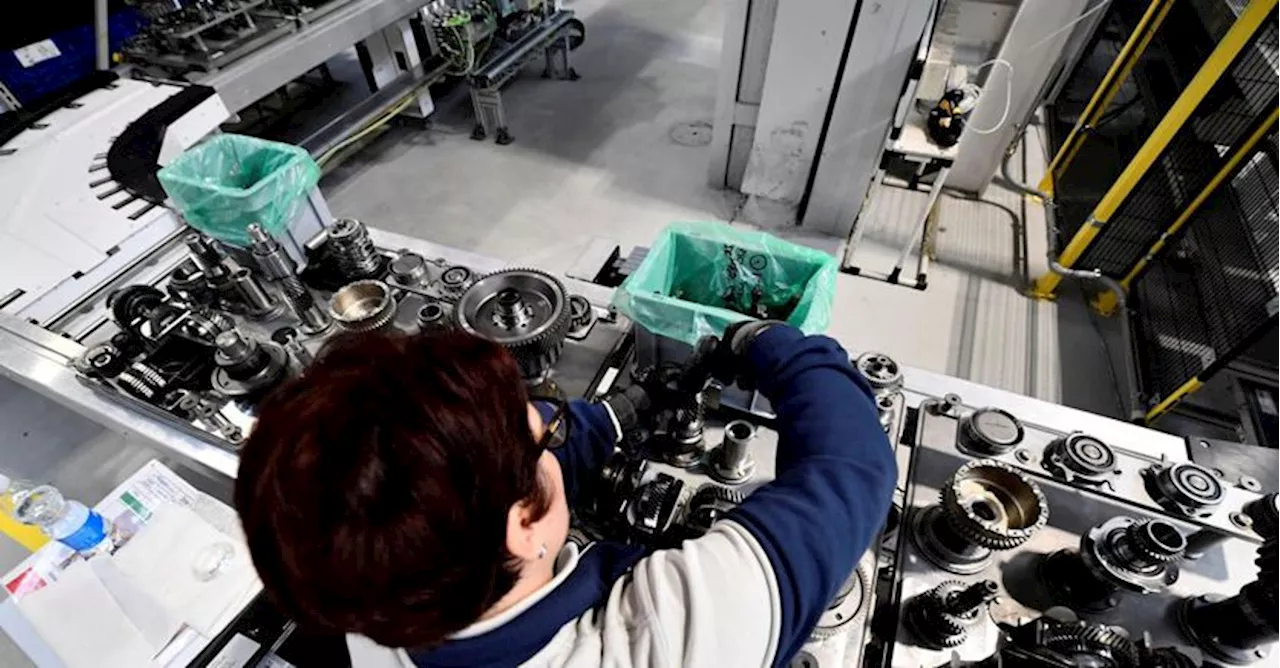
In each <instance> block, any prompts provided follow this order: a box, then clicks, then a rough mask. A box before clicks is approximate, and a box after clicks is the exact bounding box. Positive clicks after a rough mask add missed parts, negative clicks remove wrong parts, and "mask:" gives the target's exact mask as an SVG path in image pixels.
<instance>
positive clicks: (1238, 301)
mask: <svg viewBox="0 0 1280 668" xmlns="http://www.w3.org/2000/svg"><path fill="white" fill-rule="evenodd" d="M1275 155H1276V133H1275V132H1274V131H1272V132H1271V133H1270V134H1269V135H1268V136H1267V137H1266V139H1264V140H1263V142H1262V145H1261V146H1259V147H1258V148H1256V149H1255V150H1254V151H1253V153H1252V154H1251V155H1250V157H1249V158H1248V159H1247V161H1245V162H1244V163H1243V165H1242V166H1241V168H1240V169H1239V171H1238V173H1236V174H1235V176H1234V177H1233V178H1232V179H1231V181H1230V184H1229V185H1228V186H1227V187H1224V188H1220V189H1219V190H1218V191H1217V192H1216V193H1215V194H1214V195H1213V196H1212V197H1210V198H1209V199H1208V200H1207V201H1206V202H1205V204H1204V206H1203V207H1201V208H1200V210H1199V211H1198V212H1197V213H1196V215H1195V216H1193V217H1192V218H1191V220H1190V221H1189V224H1188V225H1187V227H1186V230H1185V233H1184V234H1182V235H1181V236H1180V237H1178V238H1177V240H1176V241H1175V242H1174V243H1173V244H1172V245H1171V246H1170V248H1168V249H1167V250H1165V251H1164V252H1162V253H1161V254H1160V255H1159V257H1157V258H1156V259H1155V260H1154V261H1152V262H1151V265H1150V268H1149V269H1147V270H1146V271H1145V272H1144V273H1143V274H1142V275H1141V277H1140V278H1139V279H1138V280H1137V281H1136V282H1135V284H1134V292H1133V296H1134V299H1133V304H1134V308H1135V309H1136V313H1137V316H1138V317H1137V318H1135V328H1134V329H1135V333H1136V336H1137V339H1138V341H1139V344H1138V346H1137V349H1138V360H1139V365H1138V366H1139V371H1140V375H1141V379H1142V384H1143V387H1144V390H1145V391H1146V392H1147V393H1148V394H1149V396H1150V397H1151V398H1152V399H1153V401H1152V404H1153V405H1152V407H1151V409H1150V410H1149V411H1148V413H1147V420H1148V421H1149V422H1150V421H1152V420H1155V419H1156V418H1159V417H1160V416H1161V415H1163V414H1164V413H1166V412H1168V411H1169V410H1170V409H1172V408H1173V406H1174V404H1176V403H1177V401H1178V400H1179V399H1181V398H1183V397H1185V396H1186V395H1187V394H1190V393H1191V392H1194V391H1195V390H1197V389H1199V388H1200V387H1202V386H1203V385H1204V384H1205V382H1207V381H1208V380H1209V379H1210V378H1211V377H1212V376H1214V375H1215V374H1217V373H1218V372H1220V371H1222V370H1223V369H1224V368H1225V367H1226V366H1227V365H1228V364H1230V363H1231V362H1232V361H1233V360H1234V359H1235V358H1236V357H1237V356H1239V355H1240V354H1242V353H1243V352H1245V350H1247V349H1248V348H1249V346H1251V345H1252V344H1253V343H1254V342H1255V341H1257V340H1258V339H1259V337H1261V336H1263V335H1264V334H1266V333H1267V332H1268V331H1269V330H1271V329H1274V328H1275V326H1276V297H1277V291H1276V277H1277V262H1278V259H1277V257H1278V253H1280V249H1277V243H1276V234H1277V233H1276V218H1277V206H1280V200H1277V195H1276V189H1277V186H1278V185H1280V184H1278V183H1277V175H1276V163H1275Z"/></svg>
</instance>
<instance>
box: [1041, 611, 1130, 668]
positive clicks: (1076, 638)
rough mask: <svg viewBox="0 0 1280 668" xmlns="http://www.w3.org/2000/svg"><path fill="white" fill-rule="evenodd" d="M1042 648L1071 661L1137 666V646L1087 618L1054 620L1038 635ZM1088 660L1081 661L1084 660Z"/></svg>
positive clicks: (1108, 667)
mask: <svg viewBox="0 0 1280 668" xmlns="http://www.w3.org/2000/svg"><path fill="white" fill-rule="evenodd" d="M1040 640H1041V643H1042V644H1043V645H1044V647H1045V648H1046V649H1049V650H1051V651H1053V652H1055V653H1057V654H1061V655H1063V656H1066V657H1068V659H1069V660H1071V661H1072V663H1074V664H1075V665H1093V666H1099V667H1100V668H1101V667H1106V668H1137V667H1138V648H1137V646H1136V645H1134V644H1133V642H1132V641H1130V640H1129V639H1128V638H1127V637H1125V636H1124V635H1123V634H1122V633H1121V632H1120V631H1118V630H1116V629H1115V628H1112V627H1110V626H1104V625H1102V624H1090V623H1089V622H1083V621H1076V622H1055V623H1052V624H1049V625H1047V627H1046V628H1045V630H1044V632H1043V634H1042V635H1041V637H1040ZM1085 659H1088V660H1089V662H1088V663H1085V662H1084V660H1085Z"/></svg>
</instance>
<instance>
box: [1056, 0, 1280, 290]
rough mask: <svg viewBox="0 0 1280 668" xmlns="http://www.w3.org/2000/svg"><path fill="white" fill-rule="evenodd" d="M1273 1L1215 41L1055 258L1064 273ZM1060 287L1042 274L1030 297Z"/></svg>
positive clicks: (1257, 0) (1260, 2) (1257, 2)
mask: <svg viewBox="0 0 1280 668" xmlns="http://www.w3.org/2000/svg"><path fill="white" fill-rule="evenodd" d="M1276 1H1277V0H1251V2H1250V3H1249V6H1248V7H1246V8H1245V10H1244V11H1243V12H1241V13H1240V16H1239V18H1237V19H1236V22H1235V23H1234V24H1232V26H1231V29H1230V30H1228V31H1227V34H1226V35H1225V36H1224V37H1223V38H1222V40H1221V41H1220V42H1218V45H1217V47H1215V48H1214V50H1213V53H1211V54H1209V58H1208V59H1207V60H1206V61H1205V63H1204V65H1203V66H1201V67H1200V70H1199V71H1198V72H1196V75H1195V77H1194V78H1192V80H1191V83H1189V84H1187V87H1186V88H1185V89H1184V90H1183V91H1182V93H1181V94H1180V95H1179V96H1178V99H1177V100H1176V101H1175V102H1174V103H1173V106H1171V107H1170V108H1169V111H1168V112H1167V113H1166V114H1165V115H1164V118H1163V119H1161V120H1160V123H1159V125H1157V126H1156V128H1155V130H1153V131H1152V132H1151V135H1150V136H1149V137H1147V140H1146V142H1144V143H1143V145H1142V148H1140V149H1138V152H1137V154H1136V155H1134V157H1133V159H1132V160H1130V161H1129V164H1128V165H1127V166H1126V167H1125V169H1124V171H1123V172H1121V174H1120V176H1119V178H1117V179H1116V180H1115V182H1114V183H1113V184H1112V185H1111V188H1110V189H1109V190H1107V193H1106V194H1105V195H1103V197H1102V199H1101V201H1099V202H1098V205H1097V206H1096V207H1095V208H1094V210H1093V213H1091V214H1090V215H1089V219H1088V220H1087V221H1085V223H1084V225H1082V226H1081V227H1080V229H1079V230H1077V231H1076V234H1075V236H1074V237H1072V239H1071V241H1070V242H1068V243H1067V245H1066V247H1065V248H1063V249H1062V252H1061V253H1060V254H1059V256H1058V263H1059V264H1061V265H1062V266H1064V267H1068V268H1072V267H1074V266H1075V263H1076V261H1078V260H1079V259H1080V256H1082V255H1083V254H1084V252H1085V250H1086V249H1088V248H1089V246H1090V244H1092V243H1093V241H1094V240H1095V239H1096V238H1097V236H1098V234H1099V233H1100V232H1101V231H1102V227H1103V226H1104V225H1106V224H1107V221H1109V220H1110V219H1111V216H1112V215H1114V214H1115V212H1116V210H1117V209H1119V208H1120V205H1121V204H1123V203H1124V201H1125V199H1126V198H1127V197H1128V196H1129V194H1130V193H1131V192H1133V189H1134V187H1135V186H1137V185H1138V182H1139V181H1140V180H1141V179H1142V177H1143V176H1145V175H1146V173H1147V171H1148V170H1149V169H1150V168H1151V166H1152V165H1154V164H1155V162H1156V160H1157V159H1158V158H1159V157H1160V155H1161V154H1162V153H1163V152H1164V150H1165V148H1167V147H1168V146H1169V143H1170V142H1171V141H1173V138H1174V137H1175V136H1176V135H1177V134H1178V131H1179V130H1181V129H1182V127H1183V125H1184V124H1186V122H1187V121H1188V120H1189V119H1190V118H1191V116H1192V114H1193V113H1195V110H1196V108H1197V107H1199V106H1200V104H1201V103H1202V102H1203V101H1204V99H1205V97H1206V96H1207V95H1208V94H1209V91H1210V90H1212V89H1213V87H1214V86H1215V85H1217V83H1218V80H1219V79H1221V78H1222V75H1223V73H1225V72H1226V71H1227V69H1228V68H1229V67H1230V66H1231V63H1232V62H1234V61H1235V59H1236V57H1237V56H1239V55H1240V53H1241V52H1242V51H1243V50H1244V48H1245V46H1246V45H1247V44H1248V43H1249V40H1250V39H1251V38H1252V37H1253V35H1254V33H1256V32H1257V31H1258V30H1259V29H1260V28H1261V27H1263V25H1265V23H1266V20H1267V17H1268V16H1269V15H1270V14H1271V11H1272V10H1273V9H1275V7H1276ZM1061 282H1062V277H1061V276H1059V275H1058V274H1055V273H1052V272H1050V273H1047V274H1044V275H1042V276H1040V277H1039V278H1038V279H1036V282H1035V285H1034V287H1033V289H1032V294H1033V295H1035V296H1036V297H1040V298H1042V299H1051V298H1052V297H1053V295H1054V293H1055V292H1056V291H1057V289H1058V285H1059V284H1060V283H1061Z"/></svg>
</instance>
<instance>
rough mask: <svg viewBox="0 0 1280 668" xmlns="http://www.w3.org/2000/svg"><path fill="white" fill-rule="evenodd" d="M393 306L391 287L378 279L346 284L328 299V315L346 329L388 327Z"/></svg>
mask: <svg viewBox="0 0 1280 668" xmlns="http://www.w3.org/2000/svg"><path fill="white" fill-rule="evenodd" d="M396 307H397V304H396V299H395V297H394V296H393V295H392V294H391V288H390V287H388V286H387V284H386V283H383V282H382V281H356V282H354V283H348V284H347V285H344V286H342V287H341V288H339V289H338V291H337V292H335V293H333V297H331V298H330V299H329V315H330V316H331V317H332V318H333V320H334V322H336V323H338V326H339V327H341V328H342V329H343V330H345V331H348V332H372V331H378V330H382V329H385V328H387V327H389V326H391V324H392V322H393V321H395V317H396Z"/></svg>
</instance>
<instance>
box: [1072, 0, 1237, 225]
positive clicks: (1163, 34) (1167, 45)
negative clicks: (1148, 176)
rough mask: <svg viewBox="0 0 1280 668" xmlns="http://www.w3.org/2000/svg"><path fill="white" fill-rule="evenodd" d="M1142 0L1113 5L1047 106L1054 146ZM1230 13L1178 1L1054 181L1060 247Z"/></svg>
mask: <svg viewBox="0 0 1280 668" xmlns="http://www.w3.org/2000/svg"><path fill="white" fill-rule="evenodd" d="M1147 5H1148V3H1146V2H1117V3H1112V5H1111V8H1110V9H1108V10H1107V15H1106V17H1105V18H1104V20H1103V24H1102V26H1101V27H1100V29H1099V30H1098V31H1096V33H1095V35H1094V39H1093V42H1091V43H1090V45H1089V47H1088V48H1087V49H1086V54H1085V55H1084V56H1083V57H1082V58H1081V60H1080V62H1079V64H1078V65H1077V66H1076V68H1075V69H1074V70H1073V71H1072V73H1071V75H1070V77H1068V79H1067V83H1066V84H1065V86H1064V87H1063V92H1062V93H1061V94H1060V95H1059V97H1058V99H1057V100H1055V101H1054V104H1053V105H1052V106H1051V107H1050V109H1049V121H1050V122H1049V123H1048V128H1049V135H1050V142H1051V144H1052V146H1053V149H1054V151H1055V152H1056V151H1057V150H1058V149H1059V148H1061V144H1062V142H1064V141H1065V140H1066V137H1067V134H1068V133H1069V132H1070V131H1071V128H1072V127H1073V126H1074V125H1075V123H1076V121H1077V120H1078V119H1079V117H1080V114H1082V113H1083V112H1084V110H1085V106H1086V104H1087V103H1088V101H1089V99H1090V97H1092V96H1093V94H1094V91H1095V90H1096V89H1097V87H1098V85H1099V84H1100V83H1101V82H1102V78H1103V75H1104V74H1105V73H1106V71H1107V68H1108V67H1110V66H1111V64H1112V63H1113V62H1114V61H1115V60H1116V58H1117V56H1118V55H1119V52H1120V50H1121V48H1122V46H1123V45H1124V43H1125V41H1126V40H1128V39H1129V38H1130V36H1131V35H1132V34H1133V31H1134V28H1135V27H1136V26H1137V24H1138V22H1139V20H1140V19H1141V17H1142V14H1143V12H1144V11H1146V9H1147ZM1233 18H1234V16H1233V15H1232V12H1231V10H1230V8H1228V7H1227V6H1226V5H1224V4H1222V3H1220V2H1175V3H1174V4H1173V6H1172V7H1171V9H1170V10H1169V13H1168V16H1167V18H1166V19H1165V20H1164V22H1163V23H1161V25H1160V26H1159V28H1158V29H1157V30H1156V31H1155V33H1154V34H1153V36H1152V39H1151V43H1150V45H1149V46H1148V48H1147V49H1146V50H1145V51H1143V52H1142V53H1141V55H1140V56H1139V57H1138V59H1137V62H1136V63H1135V65H1134V66H1133V69H1132V70H1131V71H1130V73H1129V75H1128V76H1127V77H1126V78H1125V79H1124V81H1122V82H1121V84H1120V86H1119V89H1118V91H1117V93H1116V95H1115V97H1114V98H1113V99H1112V100H1111V102H1110V104H1108V105H1107V108H1106V109H1105V110H1103V111H1102V113H1101V114H1100V115H1099V116H1098V118H1097V120H1096V121H1095V122H1094V124H1093V125H1092V126H1091V127H1090V128H1089V129H1088V131H1087V134H1086V135H1085V136H1084V137H1083V139H1082V140H1081V141H1080V142H1079V148H1078V150H1077V152H1076V155H1075V158H1074V159H1073V160H1072V161H1071V162H1070V163H1068V164H1067V165H1066V166H1065V167H1063V168H1060V169H1059V170H1058V172H1057V173H1056V174H1055V179H1054V207H1055V218H1056V219H1057V223H1058V228H1059V238H1058V246H1059V248H1062V247H1065V245H1066V244H1067V242H1069V241H1070V240H1071V238H1072V237H1073V236H1074V235H1075V234H1076V232H1077V231H1078V230H1079V229H1080V227H1081V226H1083V225H1084V223H1085V222H1086V221H1087V220H1088V218H1089V214H1091V213H1092V212H1093V210H1094V208H1095V207H1096V206H1097V204H1098V202H1099V201H1100V200H1101V199H1102V196H1103V195H1105V194H1106V192H1107V190H1108V189H1109V188H1110V187H1111V185H1112V184H1113V183H1114V182H1115V180H1116V178H1118V177H1119V176H1120V173H1121V172H1123V171H1124V168H1125V166H1126V165H1128V164H1129V161H1130V160H1132V159H1133V156H1134V155H1136V154H1137V152H1138V150H1139V149H1140V148H1141V147H1142V144H1143V143H1144V142H1145V141H1146V139H1147V137H1148V136H1150V134H1151V131H1152V130H1153V129H1155V127H1156V125H1157V124H1159V123H1160V119H1162V118H1163V117H1164V114H1165V112H1166V111H1168V108H1169V106H1170V105H1172V104H1173V101H1174V100H1176V99H1177V97H1178V95H1179V94H1180V93H1181V92H1182V90H1183V89H1184V88H1185V87H1186V85H1187V83H1188V82H1189V81H1190V80H1191V79H1192V78H1193V77H1194V76H1195V73H1196V71H1197V70H1199V69H1200V66H1201V65H1203V64H1204V61H1205V60H1206V59H1207V58H1208V56H1209V53H1211V52H1212V51H1213V48H1214V46H1215V45H1216V44H1217V42H1218V40H1219V39H1221V37H1222V34H1223V33H1224V32H1225V31H1226V28H1227V27H1229V26H1230V25H1231V21H1232V20H1233Z"/></svg>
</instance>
